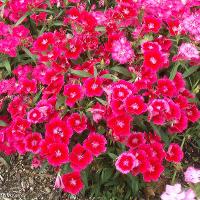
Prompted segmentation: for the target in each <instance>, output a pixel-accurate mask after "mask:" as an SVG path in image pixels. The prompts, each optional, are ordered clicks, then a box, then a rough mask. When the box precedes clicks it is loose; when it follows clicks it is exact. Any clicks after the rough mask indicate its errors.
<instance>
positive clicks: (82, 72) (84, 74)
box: [70, 69, 92, 77]
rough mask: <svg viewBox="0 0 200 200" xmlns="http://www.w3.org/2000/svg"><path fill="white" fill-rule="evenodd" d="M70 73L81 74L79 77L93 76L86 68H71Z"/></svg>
mask: <svg viewBox="0 0 200 200" xmlns="http://www.w3.org/2000/svg"><path fill="white" fill-rule="evenodd" d="M70 73H72V74H74V75H76V76H79V77H91V76H92V75H91V74H90V73H89V72H86V71H84V70H74V69H70Z"/></svg>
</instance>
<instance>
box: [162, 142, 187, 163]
mask: <svg viewBox="0 0 200 200" xmlns="http://www.w3.org/2000/svg"><path fill="white" fill-rule="evenodd" d="M183 157H184V154H183V151H182V149H181V147H180V146H179V145H178V144H175V143H171V144H170V146H169V148H168V151H167V155H166V160H167V161H169V162H175V163H178V162H180V161H181V160H182V159H183Z"/></svg>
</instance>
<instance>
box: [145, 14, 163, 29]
mask: <svg viewBox="0 0 200 200" xmlns="http://www.w3.org/2000/svg"><path fill="white" fill-rule="evenodd" d="M160 28H161V20H159V19H158V18H155V17H151V16H148V17H145V18H144V31H145V32H146V33H148V32H153V33H158V32H159V30H160Z"/></svg>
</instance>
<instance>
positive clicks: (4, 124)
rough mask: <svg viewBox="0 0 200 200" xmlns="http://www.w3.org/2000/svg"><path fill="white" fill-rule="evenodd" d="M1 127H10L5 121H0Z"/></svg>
mask: <svg viewBox="0 0 200 200" xmlns="http://www.w3.org/2000/svg"><path fill="white" fill-rule="evenodd" d="M0 126H3V127H5V126H8V124H7V123H6V122H4V121H3V120H0Z"/></svg>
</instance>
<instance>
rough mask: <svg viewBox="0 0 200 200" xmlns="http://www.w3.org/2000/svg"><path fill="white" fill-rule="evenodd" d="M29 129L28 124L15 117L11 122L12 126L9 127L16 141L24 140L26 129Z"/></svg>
mask: <svg viewBox="0 0 200 200" xmlns="http://www.w3.org/2000/svg"><path fill="white" fill-rule="evenodd" d="M29 127H30V123H29V122H28V121H27V120H26V119H22V118H20V117H17V118H16V119H15V120H14V121H13V125H12V127H11V132H12V135H13V136H14V138H15V139H16V140H20V139H24V137H25V136H26V135H27V129H28V128H29Z"/></svg>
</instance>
